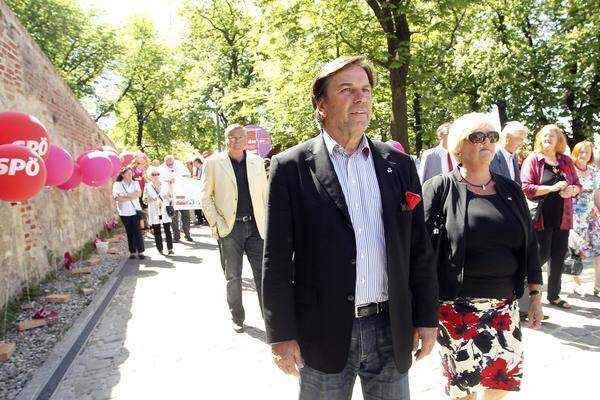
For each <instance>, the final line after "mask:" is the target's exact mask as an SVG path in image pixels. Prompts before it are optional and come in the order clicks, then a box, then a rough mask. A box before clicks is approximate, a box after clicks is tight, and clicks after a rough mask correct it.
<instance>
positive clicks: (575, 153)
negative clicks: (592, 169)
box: [571, 140, 596, 165]
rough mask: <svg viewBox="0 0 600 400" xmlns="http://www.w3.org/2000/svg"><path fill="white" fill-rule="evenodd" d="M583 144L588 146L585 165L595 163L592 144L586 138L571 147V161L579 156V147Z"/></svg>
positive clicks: (582, 146) (581, 147)
mask: <svg viewBox="0 0 600 400" xmlns="http://www.w3.org/2000/svg"><path fill="white" fill-rule="evenodd" d="M585 146H589V147H590V159H589V160H588V163H587V165H595V164H596V160H595V159H594V144H593V143H592V142H590V141H587V140H583V141H581V142H579V143H577V144H576V145H575V147H573V150H572V151H571V160H572V161H573V162H575V161H577V159H578V158H579V153H581V149H583V148H584V147H585Z"/></svg>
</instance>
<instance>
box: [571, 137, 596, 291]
mask: <svg viewBox="0 0 600 400" xmlns="http://www.w3.org/2000/svg"><path fill="white" fill-rule="evenodd" d="M571 160H572V161H573V164H574V165H575V172H576V173H577V177H578V178H579V182H580V183H581V187H582V191H581V194H580V195H579V196H577V197H576V198H575V199H573V230H572V231H571V235H570V236H569V247H571V249H573V250H574V251H575V253H576V254H577V255H579V256H580V257H581V258H583V259H586V258H591V259H593V260H594V267H595V270H596V271H595V272H596V280H595V282H594V289H593V290H594V291H593V293H594V296H600V211H599V210H600V174H599V173H598V172H597V170H596V169H595V168H594V167H593V165H594V164H595V162H594V146H593V145H592V143H591V142H588V141H583V142H579V143H577V144H576V145H575V147H574V148H573V151H572V152H571Z"/></svg>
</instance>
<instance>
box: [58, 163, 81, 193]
mask: <svg viewBox="0 0 600 400" xmlns="http://www.w3.org/2000/svg"><path fill="white" fill-rule="evenodd" d="M80 183H81V170H80V169H79V165H77V164H73V173H72V174H71V177H70V178H69V180H68V181H66V182H65V183H63V184H62V185H58V186H57V187H58V188H59V189H63V190H69V189H75V188H76V187H77V186H79V184H80Z"/></svg>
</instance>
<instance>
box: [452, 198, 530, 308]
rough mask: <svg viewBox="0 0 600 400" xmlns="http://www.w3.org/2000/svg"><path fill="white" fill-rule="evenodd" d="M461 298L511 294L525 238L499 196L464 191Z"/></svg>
mask: <svg viewBox="0 0 600 400" xmlns="http://www.w3.org/2000/svg"><path fill="white" fill-rule="evenodd" d="M465 222H466V230H467V232H466V239H467V240H466V254H465V269H464V278H463V284H462V287H461V293H460V295H461V296H463V297H484V298H496V299H506V298H509V297H511V296H513V294H514V290H515V286H514V285H515V274H516V273H517V271H518V269H519V257H520V253H519V251H520V249H521V248H522V247H523V241H524V239H525V235H524V234H523V229H522V228H521V225H520V223H519V220H518V219H517V217H516V216H515V215H514V214H513V212H511V210H510V209H509V208H508V206H506V204H505V203H504V201H503V200H502V199H501V198H500V196H499V195H498V194H492V195H478V194H475V193H473V192H471V191H468V190H467V220H466V221H465Z"/></svg>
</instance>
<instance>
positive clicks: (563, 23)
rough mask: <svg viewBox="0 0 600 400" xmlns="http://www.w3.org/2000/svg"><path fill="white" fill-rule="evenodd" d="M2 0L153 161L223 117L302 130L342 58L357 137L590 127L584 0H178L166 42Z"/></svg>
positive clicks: (282, 131)
mask: <svg viewBox="0 0 600 400" xmlns="http://www.w3.org/2000/svg"><path fill="white" fill-rule="evenodd" d="M9 4H10V5H11V7H13V9H14V10H15V11H16V12H17V14H18V15H19V16H20V17H21V19H22V20H24V23H25V24H26V26H27V27H28V28H29V29H30V31H31V32H32V34H33V35H34V37H35V38H36V40H38V43H40V46H41V47H42V48H43V49H44V51H46V53H47V54H48V55H49V57H50V59H51V60H52V61H53V62H54V63H55V65H57V68H58V69H59V70H61V71H62V72H63V74H64V76H65V77H66V79H67V81H68V82H69V83H70V84H71V85H72V87H74V90H75V91H76V93H78V95H80V96H86V95H88V96H89V95H93V94H92V93H93V92H94V93H99V92H102V89H103V88H105V87H111V88H113V92H114V94H113V97H112V98H110V99H107V98H103V97H102V96H98V95H96V97H97V99H98V101H97V106H98V107H97V109H96V115H97V116H106V115H108V116H111V115H114V116H116V120H117V124H116V127H115V129H114V130H113V132H112V134H113V135H114V137H115V138H116V139H118V140H119V141H120V142H122V143H124V144H126V145H129V146H134V147H138V148H142V149H144V150H145V151H148V152H151V153H152V154H155V155H157V156H159V155H163V154H164V153H165V152H168V151H171V150H172V149H173V148H175V147H177V148H186V146H192V147H193V148H195V149H197V150H198V151H200V150H203V149H206V148H208V147H219V146H222V143H221V138H222V131H223V129H224V127H225V126H226V125H228V124H230V123H233V122H238V123H243V124H247V123H254V124H258V125H261V126H263V127H264V128H266V129H267V130H268V131H269V132H270V133H271V134H272V136H273V140H274V142H275V149H276V150H278V149H281V148H285V147H289V146H292V145H294V144H296V143H298V142H300V141H303V140H305V139H307V138H309V137H312V136H314V135H316V134H317V133H318V129H317V126H316V124H315V122H314V116H313V110H312V106H311V103H310V86H311V82H312V78H313V76H314V75H315V73H316V72H317V71H318V69H319V68H320V67H321V66H322V65H323V64H324V63H326V62H327V61H329V60H331V59H333V58H335V57H338V56H341V55H350V54H364V55H366V56H367V57H368V58H369V59H370V60H371V61H372V62H373V64H374V65H375V67H376V71H377V76H378V78H379V85H378V87H377V88H376V89H375V92H374V96H375V97H374V114H373V119H372V122H371V126H370V134H371V135H372V136H374V137H376V138H379V139H382V140H387V139H390V138H392V137H393V138H396V139H398V140H400V141H401V142H402V143H403V144H404V145H405V147H406V148H410V149H411V151H412V152H413V153H415V154H418V153H419V152H420V151H421V150H422V149H424V148H427V147H430V146H433V145H435V144H436V141H437V139H436V137H435V130H436V128H437V126H439V125H440V124H441V123H443V122H446V121H451V120H452V119H453V118H455V117H457V116H459V115H461V114H463V113H466V112H469V111H490V110H491V109H492V108H496V107H497V110H498V113H499V116H500V120H501V123H502V124H503V123H505V122H506V121H508V120H521V121H523V122H525V123H526V124H527V125H528V126H529V127H530V128H531V130H532V131H533V132H534V133H535V131H536V130H537V129H539V128H540V127H541V125H543V124H547V123H552V122H557V121H558V122H559V123H560V124H562V125H563V126H564V127H565V128H566V130H567V132H568V134H569V136H570V141H571V142H574V141H578V140H581V139H582V138H586V137H587V138H589V137H591V136H592V135H593V133H594V132H597V131H598V129H599V128H600V111H599V110H600V104H599V103H600V92H599V90H600V89H599V87H600V85H599V81H600V67H599V65H598V64H599V60H600V29H599V28H600V7H597V2H594V1H592V0H571V1H562V0H475V1H470V0H440V1H425V0H418V1H417V0H413V1H409V0H245V1H235V0H187V1H185V3H184V5H183V7H182V9H181V13H180V14H181V17H182V19H183V21H184V22H185V23H186V25H187V29H185V30H183V32H184V33H183V35H182V37H181V40H180V42H179V44H178V45H177V46H176V47H170V46H167V45H165V44H164V43H163V42H162V41H161V39H160V38H159V37H158V36H157V33H156V31H155V30H154V27H153V26H152V25H151V23H150V22H149V21H147V20H144V19H143V18H139V17H138V18H132V19H131V20H130V21H129V22H128V23H127V24H126V26H125V27H122V28H120V29H118V30H117V29H115V28H111V27H107V26H105V25H102V24H94V18H93V13H87V14H86V13H84V12H82V11H81V10H79V9H78V8H77V7H76V6H75V3H74V1H71V0H45V1H40V0H10V1H9ZM40 21H41V22H40ZM92 28H93V29H92ZM91 32H94V33H93V34H91ZM102 32H104V33H102ZM115 32H116V33H115ZM103 35H104V36H103ZM111 35H113V36H111ZM115 36H116V37H117V40H109V39H110V38H113V39H114V38H115ZM111 46H112V47H111ZM109 54H111V55H113V56H112V57H110V56H109ZM78 60H79V61H78ZM107 69H108V70H109V73H108V74H107V73H106V70H107ZM83 72H86V73H83ZM80 76H83V77H84V78H82V79H79V78H78V77H80ZM99 76H103V77H105V79H102V80H99V79H98V77H99ZM88 77H89V78H88ZM114 88H116V90H115V89H114Z"/></svg>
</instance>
